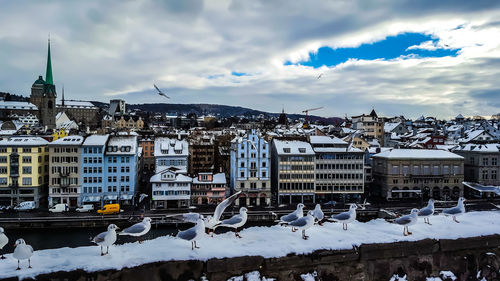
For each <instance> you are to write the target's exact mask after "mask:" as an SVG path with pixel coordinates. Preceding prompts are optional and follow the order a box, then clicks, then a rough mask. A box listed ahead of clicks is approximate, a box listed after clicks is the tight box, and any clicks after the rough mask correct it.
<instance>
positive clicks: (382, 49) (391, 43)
mask: <svg viewBox="0 0 500 281" xmlns="http://www.w3.org/2000/svg"><path fill="white" fill-rule="evenodd" d="M426 41H432V42H434V43H435V42H437V41H439V40H438V39H436V38H432V36H431V35H428V34H421V33H402V34H399V35H397V36H389V37H386V38H385V39H384V40H382V41H378V42H375V43H372V44H362V45H360V46H359V47H356V48H338V49H332V48H330V47H321V48H319V49H318V52H317V53H313V52H310V53H309V60H307V61H300V62H297V63H292V62H290V61H287V62H285V65H304V66H312V67H314V68H318V67H321V66H323V65H326V66H334V65H338V64H341V63H343V62H346V61H347V60H349V59H361V60H375V59H384V60H390V59H395V58H398V57H401V56H413V57H445V56H457V53H458V51H459V49H436V50H424V49H410V50H408V47H411V46H415V45H420V44H421V43H423V42H426Z"/></svg>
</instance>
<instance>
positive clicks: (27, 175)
mask: <svg viewBox="0 0 500 281" xmlns="http://www.w3.org/2000/svg"><path fill="white" fill-rule="evenodd" d="M47 144H48V141H46V140H44V139H42V138H40V137H20V136H13V137H9V138H4V139H2V140H0V206H15V205H17V204H19V203H21V202H23V201H34V202H35V205H36V206H37V207H40V206H41V205H46V204H47V195H48V194H47V186H48V183H49V176H48V175H49V150H48V147H47Z"/></svg>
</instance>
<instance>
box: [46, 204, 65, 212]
mask: <svg viewBox="0 0 500 281" xmlns="http://www.w3.org/2000/svg"><path fill="white" fill-rule="evenodd" d="M67 211H69V206H68V204H63V203H60V204H55V205H54V206H53V207H52V208H50V209H49V212H51V213H63V212H67Z"/></svg>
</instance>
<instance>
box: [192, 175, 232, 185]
mask: <svg viewBox="0 0 500 281" xmlns="http://www.w3.org/2000/svg"><path fill="white" fill-rule="evenodd" d="M200 174H202V173H200ZM193 184H226V175H225V174H224V173H218V174H214V175H213V177H212V181H199V180H198V177H194V178H193Z"/></svg>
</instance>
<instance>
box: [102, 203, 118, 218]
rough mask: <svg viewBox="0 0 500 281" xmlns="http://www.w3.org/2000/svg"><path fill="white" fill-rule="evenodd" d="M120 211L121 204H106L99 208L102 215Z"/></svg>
mask: <svg viewBox="0 0 500 281" xmlns="http://www.w3.org/2000/svg"><path fill="white" fill-rule="evenodd" d="M119 212H120V204H106V205H104V207H103V208H102V209H100V210H97V213H98V214H101V215H112V214H117V213H119Z"/></svg>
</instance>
